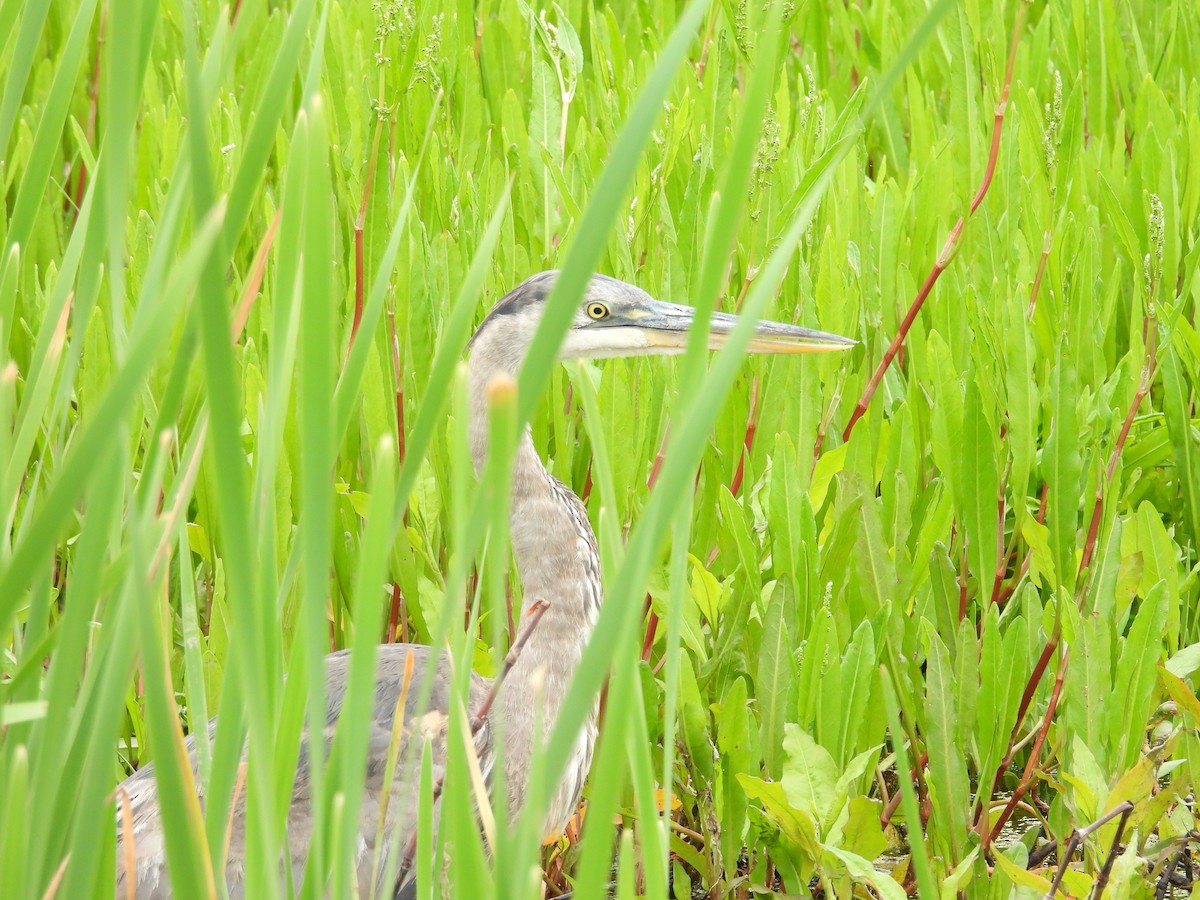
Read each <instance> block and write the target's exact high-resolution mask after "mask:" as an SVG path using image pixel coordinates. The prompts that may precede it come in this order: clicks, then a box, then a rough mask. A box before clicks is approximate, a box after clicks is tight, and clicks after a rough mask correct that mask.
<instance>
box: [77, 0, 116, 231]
mask: <svg viewBox="0 0 1200 900" xmlns="http://www.w3.org/2000/svg"><path fill="white" fill-rule="evenodd" d="M107 27H108V5H107V4H105V5H104V6H103V7H102V8H101V9H100V27H99V29H98V30H97V31H96V56H95V58H94V59H93V61H92V81H91V84H90V85H88V117H87V128H86V129H85V131H84V134H85V135H86V136H87V142H88V146H91V145H93V144H95V142H96V110H97V108H98V103H97V99H96V98H97V97H98V96H99V95H100V49H101V48H102V47H103V46H104V33H105V31H106V30H107ZM86 186H87V163H86V162H84V161H83V160H82V159H81V160H79V179H78V180H77V181H76V182H75V197H74V199H73V205H74V207H75V216H76V218H78V217H79V207H80V206H82V205H83V191H84V188H85V187H86Z"/></svg>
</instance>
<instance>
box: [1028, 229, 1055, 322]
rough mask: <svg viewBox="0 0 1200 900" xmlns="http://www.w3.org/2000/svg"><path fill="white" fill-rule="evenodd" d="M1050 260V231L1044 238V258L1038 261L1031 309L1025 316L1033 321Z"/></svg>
mask: <svg viewBox="0 0 1200 900" xmlns="http://www.w3.org/2000/svg"><path fill="white" fill-rule="evenodd" d="M1049 258H1050V229H1049V228H1047V229H1046V234H1045V236H1044V237H1043V238H1042V258H1041V259H1039V260H1038V267H1037V273H1036V274H1035V275H1034V276H1033V286H1032V287H1031V288H1030V289H1029V309H1028V310H1026V312H1025V315H1026V316H1027V317H1028V318H1030V319H1032V318H1033V311H1034V309H1036V308H1037V298H1038V292H1039V291H1040V290H1041V288H1042V276H1043V275H1044V274H1045V273H1046V260H1047V259H1049Z"/></svg>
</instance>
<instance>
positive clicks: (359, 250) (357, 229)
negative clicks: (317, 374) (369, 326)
mask: <svg viewBox="0 0 1200 900" xmlns="http://www.w3.org/2000/svg"><path fill="white" fill-rule="evenodd" d="M382 134H383V116H382V115H380V116H379V117H378V118H377V119H376V120H375V134H374V136H373V137H372V138H371V158H370V160H369V161H368V162H367V179H366V181H365V182H363V192H362V200H361V201H360V202H359V204H358V216H357V217H356V218H355V220H354V321H353V323H352V324H351V325H350V344H349V346H348V347H347V349H346V352H347V353H349V352H350V350H349V347H353V346H354V339H355V338H357V337H358V326H359V325H360V324H361V323H362V314H363V294H364V291H365V287H364V284H363V282H364V280H365V264H364V249H363V229H364V228H365V227H366V224H367V205H368V204H369V203H370V200H371V186H372V185H373V184H374V183H375V168H376V166H377V165H378V162H379V138H380V135H382Z"/></svg>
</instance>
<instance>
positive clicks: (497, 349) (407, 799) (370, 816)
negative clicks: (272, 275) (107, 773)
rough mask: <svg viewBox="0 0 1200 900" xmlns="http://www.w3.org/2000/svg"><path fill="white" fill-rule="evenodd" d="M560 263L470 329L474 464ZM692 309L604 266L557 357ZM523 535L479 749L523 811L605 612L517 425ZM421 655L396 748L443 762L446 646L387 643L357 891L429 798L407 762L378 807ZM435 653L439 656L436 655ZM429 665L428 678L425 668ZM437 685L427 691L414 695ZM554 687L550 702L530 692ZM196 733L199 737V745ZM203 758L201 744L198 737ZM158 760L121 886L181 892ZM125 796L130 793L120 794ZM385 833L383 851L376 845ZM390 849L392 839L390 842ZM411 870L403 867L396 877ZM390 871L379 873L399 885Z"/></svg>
mask: <svg viewBox="0 0 1200 900" xmlns="http://www.w3.org/2000/svg"><path fill="white" fill-rule="evenodd" d="M556 277H557V273H556V272H553V271H551V272H543V273H541V274H539V275H534V276H533V277H532V278H529V279H528V280H526V281H525V282H524V283H522V284H521V285H520V286H519V287H517V288H516V289H515V290H513V291H511V292H510V293H509V294H507V295H506V296H505V297H504V298H503V299H501V300H500V302H499V303H497V304H496V306H495V307H494V308H493V309H492V311H491V312H490V313H489V314H488V316H487V317H486V318H485V319H484V320H483V322H482V324H481V325H480V326H479V329H478V330H477V331H476V332H475V335H474V337H473V338H472V339H471V343H470V362H469V390H470V399H471V421H470V441H471V454H472V456H473V458H474V463H475V467H476V470H477V471H478V470H479V469H480V468H481V467H482V465H483V462H484V459H485V456H486V454H487V415H488V403H487V394H488V386H489V385H490V384H492V383H493V381H494V379H496V378H497V377H498V376H510V377H511V376H515V375H516V374H517V372H518V370H519V369H520V367H521V363H522V361H523V360H524V357H525V352H526V350H527V348H528V346H529V343H530V340H531V339H532V337H533V334H534V332H535V330H536V329H537V326H538V323H539V322H540V320H541V318H542V314H543V312H544V309H545V301H546V298H547V297H548V296H549V294H550V290H551V288H552V287H553V285H554V282H555V279H556ZM693 315H694V311H693V310H692V309H690V308H688V307H686V306H677V305H675V304H671V303H663V302H660V301H657V300H654V299H652V298H651V297H650V296H649V295H648V294H647V293H646V292H645V291H643V290H641V289H639V288H636V287H634V286H632V285H629V284H626V283H624V282H622V281H618V280H616V279H614V278H609V277H606V276H603V275H596V276H594V277H593V278H592V279H591V281H590V283H589V285H588V287H587V290H586V291H585V293H584V297H583V301H582V303H581V304H580V306H579V309H578V310H576V312H575V317H574V320H573V321H572V323H571V327H570V330H569V331H568V332H567V336H566V338H565V340H564V341H563V345H562V349H561V351H560V354H559V356H560V358H562V359H564V360H566V359H584V358H588V359H591V358H599V357H612V356H650V355H655V356H657V355H669V354H675V353H680V352H682V351H683V350H684V349H685V347H686V345H687V339H688V336H687V333H688V329H689V327H690V326H691V324H692V320H693ZM736 321H737V319H736V317H735V316H730V315H725V314H721V313H717V314H714V315H713V317H712V319H711V324H710V335H711V336H710V339H709V344H710V346H711V347H712V348H714V349H715V348H717V347H720V346H721V345H722V344H723V343H724V341H725V340H726V338H727V336H728V335H729V333H730V331H731V330H732V328H733V326H734V324H735V323H736ZM853 344H854V341H852V340H849V339H847V338H843V337H839V336H837V335H833V334H827V333H825V332H821V331H812V330H810V329H807V328H799V327H796V326H793V325H783V324H778V323H775V322H761V323H760V324H759V325H758V329H757V334H756V335H755V336H754V338H753V339H752V340H751V343H750V347H749V349H750V352H755V353H815V352H822V351H830V350H842V349H845V348H846V347H849V346H852V345H853ZM510 517H511V535H512V549H513V554H514V556H515V557H516V561H517V568H518V571H519V573H520V576H521V579H522V582H523V586H524V600H523V609H522V613H523V614H524V613H525V612H527V611H528V610H529V607H530V604H532V603H533V602H534V601H535V600H544V601H546V602H548V604H549V605H548V607H547V608H546V610H545V611H544V614H543V615H542V618H541V620H540V622H539V623H538V626H537V628H536V629H533V630H532V631H531V632H530V633H529V638H528V642H527V643H526V645H525V646H524V649H523V652H521V653H520V654H519V655H518V656H517V658H516V660H515V663H514V665H513V667H512V669H511V671H510V672H509V673H508V676H507V680H506V681H505V683H504V685H503V687H502V688H501V689H500V690H499V691H498V692H497V693H496V694H495V696H494V697H493V698H492V701H493V702H492V704H491V706H490V708H489V709H488V711H487V714H486V716H484V717H483V721H482V726H481V727H480V728H479V729H478V730H477V732H476V733H475V735H474V744H475V751H476V754H477V756H478V760H479V764H480V770H481V772H482V774H483V776H484V778H485V780H486V779H487V778H488V776H489V775H490V773H491V771H492V770H493V769H494V767H495V766H496V765H503V767H504V775H505V779H504V783H505V784H506V785H507V800H508V809H509V810H510V812H511V814H512V815H516V813H517V812H519V811H520V809H521V805H522V800H523V798H524V797H525V796H526V791H527V786H528V781H529V775H530V761H531V757H532V753H533V750H534V741H535V739H536V736H537V735H545V734H548V733H549V731H550V730H551V728H552V727H553V724H554V721H555V719H556V717H557V715H558V711H559V706H560V704H561V702H562V700H563V698H564V697H565V695H566V692H567V688H568V686H569V684H570V682H571V678H572V676H573V675H574V673H575V670H576V668H577V666H578V664H579V660H580V657H581V655H582V653H583V648H584V646H585V645H586V644H587V642H588V639H589V637H590V636H591V633H592V629H593V626H594V625H595V622H596V617H597V616H598V614H599V612H600V603H601V577H600V556H599V553H598V552H597V549H596V538H595V535H594V534H593V533H592V527H591V524H590V523H589V521H588V517H587V511H586V509H585V508H584V505H583V503H582V501H580V499H579V498H578V497H576V496H575V494H574V493H572V492H571V489H570V488H569V487H567V486H566V485H565V484H563V483H562V482H561V481H559V480H558V479H556V478H554V477H553V476H552V475H550V473H549V472H547V471H546V468H545V466H544V465H543V464H542V462H541V460H540V459H539V458H538V454H537V451H536V450H535V449H534V446H533V442H532V440H531V439H530V436H529V433H528V431H526V433H525V435H524V436H523V438H522V439H521V440H520V442H519V444H518V446H517V448H516V453H515V457H514V459H513V468H512V498H511V512H510ZM410 655H411V657H412V660H413V662H414V663H415V666H414V669H413V670H414V671H415V672H416V673H418V676H417V678H416V679H415V680H414V681H413V682H412V683H411V690H409V691H408V693H407V694H406V696H407V700H406V703H405V708H404V712H403V714H404V722H403V728H402V731H401V734H402V737H401V741H400V744H401V746H400V758H401V759H403V758H406V756H407V754H406V753H405V750H406V749H411V750H413V751H415V752H416V753H419V752H420V748H421V747H422V746H423V745H424V744H425V743H426V742H428V747H429V749H428V750H427V751H425V752H432V754H433V758H432V763H433V776H434V778H435V779H437V778H439V777H440V776H441V775H442V774H443V773H444V772H445V754H446V749H447V748H446V742H447V732H448V728H447V723H448V720H449V714H450V711H451V710H452V709H453V708H454V707H453V706H452V701H453V691H452V687H451V685H452V678H451V668H450V662H449V660H448V659H447V658H446V657H445V656H443V655H442V654H440V653H439V652H438V651H435V650H434V649H432V648H430V647H424V646H414V645H410V644H387V645H384V646H381V647H379V649H378V663H377V669H376V681H375V701H374V719H373V721H372V723H371V733H370V747H369V751H368V770H367V781H366V789H365V794H364V797H363V802H362V807H361V815H360V818H359V832H358V840H357V848H358V851H359V852H358V858H357V859H356V860H355V866H356V870H357V872H356V874H357V878H358V885H359V888H358V890H359V892H360V893H361V894H362V895H364V896H365V895H366V894H367V891H368V887H367V886H368V885H371V884H372V883H377V882H378V881H379V876H380V869H382V868H384V867H386V866H387V865H388V862H389V853H391V854H392V858H391V860H390V862H391V869H390V871H395V870H396V867H397V859H396V857H395V854H396V852H397V848H399V850H400V852H403V851H404V848H406V847H408V848H409V852H411V847H412V837H411V836H412V834H414V829H415V826H416V821H417V819H416V812H417V807H418V792H417V790H416V783H417V779H416V778H415V775H414V773H413V769H412V768H411V767H410V768H408V769H406V770H404V772H402V773H401V774H400V775H399V776H398V777H395V778H393V779H392V780H391V785H392V787H391V791H390V796H389V797H388V798H387V804H386V810H387V811H386V821H385V822H384V823H383V826H382V828H381V827H380V810H381V801H382V800H383V799H384V798H383V796H382V795H383V792H384V790H385V787H384V785H385V784H386V783H387V778H386V777H385V771H384V770H385V768H386V760H387V758H388V750H389V745H390V743H391V742H392V730H393V729H392V726H393V719H394V714H395V710H396V706H397V702H398V700H399V699H400V698H401V696H402V692H403V688H404V687H406V685H404V675H403V673H404V670H405V665H406V659H407V658H408V657H409V656H410ZM431 655H436V657H437V658H436V659H435V660H433V661H432V665H431V666H427V665H426V664H427V663H429V662H430V656H431ZM348 668H349V656H348V654H347V651H342V652H339V653H334V654H331V655H330V656H328V657H327V658H326V688H325V690H326V696H327V697H328V722H329V724H330V725H333V724H334V723H335V722H336V721H337V718H338V715H339V712H340V709H341V704H342V700H343V697H344V696H345V691H346V683H347V674H348ZM426 671H429V672H430V673H431V674H430V676H429V677H430V679H431V681H430V682H429V683H428V684H427V685H425V684H423V682H422V679H421V675H420V673H424V672H426ZM422 687H426V688H427V689H428V693H429V700H428V703H427V704H425V705H423V706H421V707H420V708H417V705H418V702H419V698H420V697H421V695H422V693H423V691H422V690H421V688H422ZM489 689H490V682H489V680H488V679H486V678H483V677H482V676H479V675H475V674H472V677H471V682H470V690H469V693H470V696H469V698H468V700H467V702H468V703H469V704H470V708H471V709H472V710H478V709H479V707H480V704H482V703H483V702H484V699H485V698H486V697H487V696H488V694H489ZM533 696H540V697H541V698H543V702H542V703H541V704H534V703H532V702H531V701H530V698H531V697H533ZM499 730H502V731H503V735H504V742H503V745H504V759H503V760H497V759H496V758H495V751H494V744H493V738H494V736H495V734H496V732H497V731H499ZM595 739H596V710H595V708H593V709H592V711H591V714H590V716H589V717H588V718H587V722H586V724H585V726H584V728H583V730H582V732H581V733H580V734H579V736H578V738H577V740H576V742H575V746H574V751H573V753H572V756H571V759H570V761H569V763H568V765H567V767H566V770H565V773H564V775H563V777H562V780H561V781H560V782H559V783H558V784H557V785H554V786H552V789H551V790H549V791H548V792H547V793H548V795H549V798H550V802H549V807H548V809H547V811H546V815H545V819H544V822H543V826H544V827H543V834H555V833H558V832H561V831H562V829H563V828H564V827H565V826H566V824H567V821H568V820H569V818H570V816H571V815H572V813H573V812H574V811H575V808H576V806H577V805H578V803H579V798H580V793H581V792H582V790H583V785H584V782H585V780H586V779H587V774H588V770H589V768H590V767H591V761H592V749H593V747H594V744H595ZM191 749H192V748H191V739H189V750H191ZM304 756H305V754H302V758H301V761H300V766H299V769H298V772H297V775H296V780H295V783H294V787H293V791H292V801H291V806H290V811H289V815H288V823H287V841H288V851H287V852H288V853H289V855H290V860H291V864H292V866H293V870H294V877H295V879H296V880H295V883H296V884H297V885H298V884H299V883H300V879H301V877H302V875H303V870H304V865H305V862H306V860H307V856H308V846H309V831H310V828H311V825H310V803H311V796H310V781H309V778H308V771H307V768H306V766H307V761H306V760H305V759H304ZM192 758H193V765H194V760H195V753H194V751H193V752H192ZM152 769H153V766H152V765H147V766H145V767H143V768H142V769H141V770H139V771H138V772H137V773H135V774H134V775H132V776H130V777H129V778H128V779H126V780H125V782H124V783H123V784H122V786H121V789H119V790H118V796H123V797H127V798H128V803H129V806H130V808H131V811H132V815H133V829H132V841H129V840H128V838H127V836H126V834H125V833H124V832H126V831H127V829H119V830H120V831H121V832H122V834H121V836H120V837H119V839H118V847H117V881H118V886H117V896H118V898H120V897H123V896H125V895H126V893H127V884H126V882H127V879H128V873H127V872H126V869H125V867H126V859H127V858H130V857H132V858H135V859H136V888H137V890H136V893H137V896H138V897H139V898H149V897H167V896H170V894H171V889H170V882H169V880H168V877H167V860H166V854H165V848H164V841H163V833H162V819H161V814H160V810H159V804H158V797H157V792H156V788H155V783H154V778H153V775H152ZM121 802H122V803H123V802H124V800H122V801H121ZM244 818H245V804H244V802H242V801H238V802H236V803H235V806H234V811H233V814H232V816H231V820H230V824H231V829H230V832H231V833H230V835H229V851H228V857H227V864H226V869H225V877H226V882H227V885H228V889H229V895H230V897H241V896H243V895H244V891H245V887H244V871H245V862H246V861H245V822H244ZM379 842H382V843H381V852H378V853H377V852H376V851H375V847H376V844H377V843H379ZM387 848H390V850H389V849H387ZM407 877H408V876H407V875H406V874H404V873H402V875H401V879H400V880H401V881H405V880H406V878H407ZM393 888H395V889H396V890H399V887H398V886H396V885H395V884H393V885H387V886H382V885H381V890H383V891H386V892H388V893H390V892H392V890H393Z"/></svg>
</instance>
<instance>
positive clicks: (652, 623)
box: [642, 610, 658, 662]
mask: <svg viewBox="0 0 1200 900" xmlns="http://www.w3.org/2000/svg"><path fill="white" fill-rule="evenodd" d="M657 631H658V614H657V613H655V612H654V610H650V617H649V618H648V619H647V620H646V638H645V640H643V641H642V661H643V662H650V651H651V650H653V649H654V635H655V633H656V632H657Z"/></svg>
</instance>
